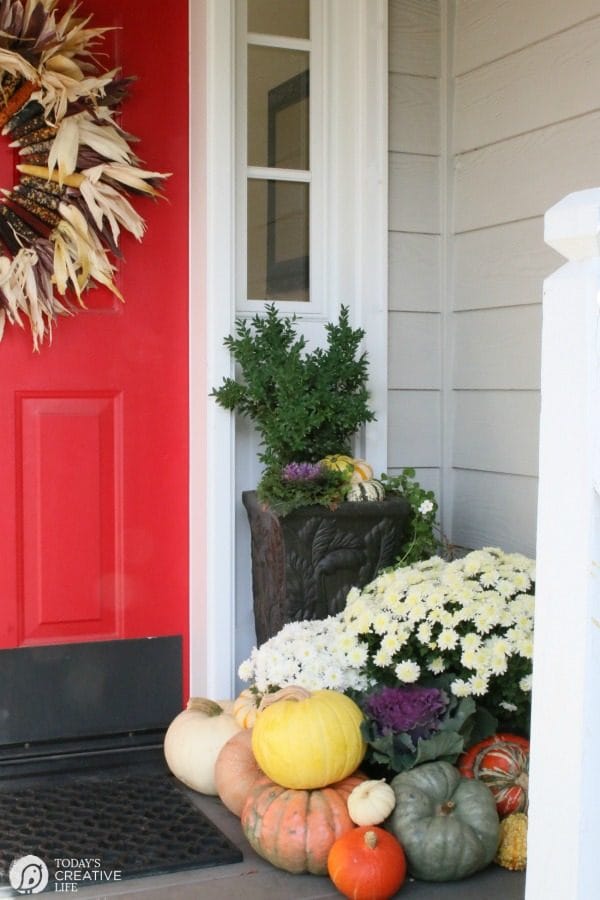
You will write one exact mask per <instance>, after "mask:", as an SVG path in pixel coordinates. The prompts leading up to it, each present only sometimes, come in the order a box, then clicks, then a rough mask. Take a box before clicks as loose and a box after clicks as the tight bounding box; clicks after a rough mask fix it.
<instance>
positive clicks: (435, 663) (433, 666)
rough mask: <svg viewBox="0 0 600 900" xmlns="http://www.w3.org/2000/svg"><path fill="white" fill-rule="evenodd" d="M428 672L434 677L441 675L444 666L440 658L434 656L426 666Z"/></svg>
mask: <svg viewBox="0 0 600 900" xmlns="http://www.w3.org/2000/svg"><path fill="white" fill-rule="evenodd" d="M427 668H428V669H429V671H430V672H432V673H433V674H434V675H441V674H442V672H443V671H444V670H445V668H446V664H445V662H444V660H443V658H442V657H441V656H436V657H435V659H432V660H431V662H430V663H429V665H428V666H427Z"/></svg>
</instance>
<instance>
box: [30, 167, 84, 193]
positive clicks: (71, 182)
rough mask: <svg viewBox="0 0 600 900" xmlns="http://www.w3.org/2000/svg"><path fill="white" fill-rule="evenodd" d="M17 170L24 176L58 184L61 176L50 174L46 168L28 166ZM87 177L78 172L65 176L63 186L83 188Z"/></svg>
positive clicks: (55, 173) (56, 173)
mask: <svg viewBox="0 0 600 900" xmlns="http://www.w3.org/2000/svg"><path fill="white" fill-rule="evenodd" d="M17 169H18V171H19V172H22V173H23V174H24V175H36V176H37V177H38V178H44V179H46V180H47V181H56V182H57V183H58V180H59V175H58V172H52V173H50V172H49V170H48V169H47V168H45V167H44V166H27V165H18V166H17ZM84 178H85V175H80V174H79V173H78V172H74V173H73V174H72V175H64V176H63V178H62V179H61V180H62V183H63V184H66V185H67V186H68V187H75V188H78V187H81V185H82V183H83V180H84Z"/></svg>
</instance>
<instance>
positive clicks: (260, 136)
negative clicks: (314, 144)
mask: <svg viewBox="0 0 600 900" xmlns="http://www.w3.org/2000/svg"><path fill="white" fill-rule="evenodd" d="M308 93H309V84H308V53H304V52H303V51H299V50H279V49H275V48H273V47H253V46H250V47H248V165H250V166H274V167H275V168H279V169H308V166H309V156H308V147H309V135H308V127H309V97H308Z"/></svg>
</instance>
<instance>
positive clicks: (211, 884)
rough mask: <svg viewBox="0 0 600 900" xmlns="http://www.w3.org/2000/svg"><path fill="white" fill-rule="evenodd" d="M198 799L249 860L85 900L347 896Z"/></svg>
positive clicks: (498, 892)
mask: <svg viewBox="0 0 600 900" xmlns="http://www.w3.org/2000/svg"><path fill="white" fill-rule="evenodd" d="M188 794H189V796H190V798H191V799H192V801H193V802H194V803H195V804H196V805H197V806H198V807H199V808H200V809H201V810H203V812H205V813H206V815H207V816H208V817H209V818H210V819H211V820H212V821H213V822H214V823H215V825H217V826H218V827H219V828H220V829H221V831H223V832H224V834H226V835H227V837H228V838H229V839H230V840H231V841H233V843H234V844H236V846H238V847H239V848H240V850H241V851H242V853H243V854H244V859H243V862H241V863H236V864H235V865H230V866H218V867H215V868H207V869H196V870H189V871H186V872H179V873H177V874H173V875H155V876H152V877H150V878H135V879H130V880H124V881H122V882H120V884H114V885H110V887H109V886H105V887H104V888H103V890H102V892H101V893H98V889H95V888H89V889H88V888H86V889H80V890H79V892H78V894H77V896H78V897H80V898H81V900H84V898H85V900H91V898H95V900H100V898H105V897H106V898H130V900H162V898H166V900H266V898H270V900H288V898H289V900H322V898H340V897H341V896H342V895H341V894H340V893H338V891H337V890H336V889H335V887H334V886H333V884H332V882H331V881H330V880H329V878H326V877H317V876H315V875H289V874H287V873H286V872H282V871H280V870H278V869H275V868H273V866H271V865H270V864H269V863H267V862H265V860H263V859H261V858H260V857H259V856H257V855H256V853H255V852H254V851H253V850H252V848H251V847H250V846H249V844H248V842H247V841H246V840H245V838H244V835H243V833H242V830H241V827H240V823H239V821H238V819H236V818H235V816H233V815H232V814H231V813H230V812H229V811H228V810H227V809H225V807H224V806H223V805H222V804H221V802H220V801H219V800H218V798H215V797H205V796H202V795H200V794H196V793H194V792H193V791H188ZM524 890H525V878H524V875H523V874H522V873H517V872H508V871H506V870H505V869H501V868H499V867H498V866H495V865H492V866H490V867H489V868H488V869H487V870H486V871H485V872H482V873H480V874H478V875H475V876H473V877H472V878H469V879H466V880H465V881H459V882H456V883H452V884H451V883H445V884H434V883H431V882H429V883H427V882H423V881H419V882H417V881H410V880H407V881H406V882H405V884H404V886H403V887H402V889H401V891H399V893H398V895H397V896H398V897H401V898H402V900H522V898H523V896H524Z"/></svg>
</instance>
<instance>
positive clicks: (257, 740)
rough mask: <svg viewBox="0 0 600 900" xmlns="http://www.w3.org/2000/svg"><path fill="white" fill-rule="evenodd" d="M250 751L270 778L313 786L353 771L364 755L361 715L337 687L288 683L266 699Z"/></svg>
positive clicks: (286, 784) (298, 786) (291, 785)
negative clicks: (325, 688)
mask: <svg viewBox="0 0 600 900" xmlns="http://www.w3.org/2000/svg"><path fill="white" fill-rule="evenodd" d="M261 707H262V712H261V713H260V715H259V716H258V717H257V719H256V722H255V724H254V730H253V732H252V750H253V752H254V756H255V757H256V761H257V763H258V765H259V766H260V768H261V769H262V770H263V772H265V774H266V775H268V777H269V778H270V779H271V780H272V781H274V782H276V784H280V785H282V786H283V787H286V788H293V789H295V790H313V789H315V788H322V787H326V786H327V785H328V784H333V783H334V782H336V781H342V780H343V779H344V778H347V777H348V775H351V774H352V773H353V772H354V771H356V769H357V768H358V766H359V765H360V763H361V762H362V759H363V757H364V755H365V751H366V744H365V742H364V739H363V737H362V734H361V731H360V725H361V722H362V720H363V714H362V712H361V710H360V709H359V707H358V706H357V705H356V703H354V701H353V700H351V699H350V698H349V697H346V695H345V694H341V693H339V692H338V691H315V693H312V694H311V693H310V692H309V691H306V690H304V688H300V687H288V688H284V689H283V690H281V691H278V692H277V693H275V694H268V695H266V696H265V697H263V700H262V703H261Z"/></svg>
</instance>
